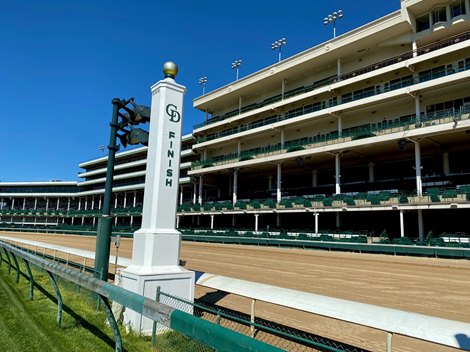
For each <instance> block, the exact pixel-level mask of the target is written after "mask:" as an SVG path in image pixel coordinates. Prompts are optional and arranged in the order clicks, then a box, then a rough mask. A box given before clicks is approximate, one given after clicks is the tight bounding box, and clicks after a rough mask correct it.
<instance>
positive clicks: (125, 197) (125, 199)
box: [93, 193, 127, 208]
mask: <svg viewBox="0 0 470 352" xmlns="http://www.w3.org/2000/svg"><path fill="white" fill-rule="evenodd" d="M93 200H94V198H93ZM123 208H127V194H126V193H124V204H123Z"/></svg>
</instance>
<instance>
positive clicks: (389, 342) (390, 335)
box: [386, 332, 393, 352]
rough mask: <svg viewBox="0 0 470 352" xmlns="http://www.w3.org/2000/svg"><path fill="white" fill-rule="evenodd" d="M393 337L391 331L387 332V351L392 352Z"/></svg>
mask: <svg viewBox="0 0 470 352" xmlns="http://www.w3.org/2000/svg"><path fill="white" fill-rule="evenodd" d="M392 337H393V334H392V333H391V332H387V344H386V350H387V352H392Z"/></svg>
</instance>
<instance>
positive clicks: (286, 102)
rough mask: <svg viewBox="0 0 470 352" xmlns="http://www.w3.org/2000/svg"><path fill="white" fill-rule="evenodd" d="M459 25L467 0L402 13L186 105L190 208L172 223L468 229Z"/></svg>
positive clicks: (467, 128) (465, 85)
mask: <svg viewBox="0 0 470 352" xmlns="http://www.w3.org/2000/svg"><path fill="white" fill-rule="evenodd" d="M469 14H470V5H469V1H468V0H453V1H445V0H444V1H442V0H426V1H424V0H402V1H401V8H400V9H399V10H398V11H396V12H393V13H391V14H389V15H386V16H384V17H382V18H380V19H377V20H375V21H373V22H370V23H367V24H366V25H364V26H362V27H359V28H357V29H354V30H352V31H350V32H348V33H346V34H344V35H341V36H338V37H336V38H333V39H331V40H329V41H327V42H324V43H321V44H319V45H317V46H315V47H313V48H311V49H308V50H306V51H304V52H301V53H299V54H297V55H294V56H292V57H290V58H287V59H285V60H282V61H280V62H278V63H276V64H274V65H272V66H269V67H266V68H264V69H262V70H260V71H258V72H256V73H254V74H251V75H249V76H247V77H245V78H242V79H240V80H238V81H236V82H233V83H231V84H229V85H227V86H224V87H221V88H219V89H216V90H215V91H212V92H210V93H208V94H206V95H203V96H201V97H199V98H197V99H195V100H194V107H195V108H196V109H199V110H201V111H203V112H204V113H205V116H206V118H205V120H204V121H203V122H202V123H201V124H199V125H197V126H195V128H194V131H193V134H194V137H195V144H194V145H193V150H194V151H195V152H196V153H197V154H199V155H200V160H199V161H197V162H195V163H193V167H192V168H191V170H190V171H189V175H190V176H192V177H196V178H197V179H198V201H197V203H199V204H197V205H196V206H194V205H191V204H187V205H183V207H181V210H182V212H181V213H180V217H181V219H180V224H181V225H182V226H186V227H190V226H194V224H195V222H194V221H195V220H194V214H199V215H197V218H198V219H197V220H199V222H197V220H196V224H199V225H200V226H204V227H211V228H213V227H214V228H217V227H244V228H251V229H255V230H256V231H266V229H267V228H271V229H272V228H275V227H278V228H280V227H282V228H285V229H293V228H296V229H310V230H314V231H315V232H318V231H320V232H323V233H324V232H325V231H327V230H329V231H330V232H331V231H335V232H338V231H344V230H352V231H359V230H367V231H368V232H371V231H375V233H377V232H382V231H383V230H384V229H386V230H387V231H388V233H390V234H393V235H394V236H400V235H402V236H403V235H407V236H410V237H417V236H418V235H419V238H420V239H423V237H425V236H426V234H428V233H429V231H434V232H442V231H465V230H468V229H467V227H468V225H466V222H465V221H464V220H463V219H464V218H465V215H466V214H468V207H469V206H470V204H469V196H468V190H469V187H468V185H469V184H470V146H469V141H470V120H469V112H470V89H469V88H470V79H469V77H470V21H469V19H470V17H469ZM187 215H190V216H187ZM319 229H320V230H319Z"/></svg>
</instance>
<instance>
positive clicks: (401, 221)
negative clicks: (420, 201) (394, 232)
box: [400, 210, 405, 237]
mask: <svg viewBox="0 0 470 352" xmlns="http://www.w3.org/2000/svg"><path fill="white" fill-rule="evenodd" d="M404 236H405V220H404V218H403V210H400V237H404Z"/></svg>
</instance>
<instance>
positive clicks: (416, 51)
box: [411, 36, 418, 57]
mask: <svg viewBox="0 0 470 352" xmlns="http://www.w3.org/2000/svg"><path fill="white" fill-rule="evenodd" d="M411 50H413V57H417V56H418V44H417V43H416V37H414V36H413V40H412V42H411Z"/></svg>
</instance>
